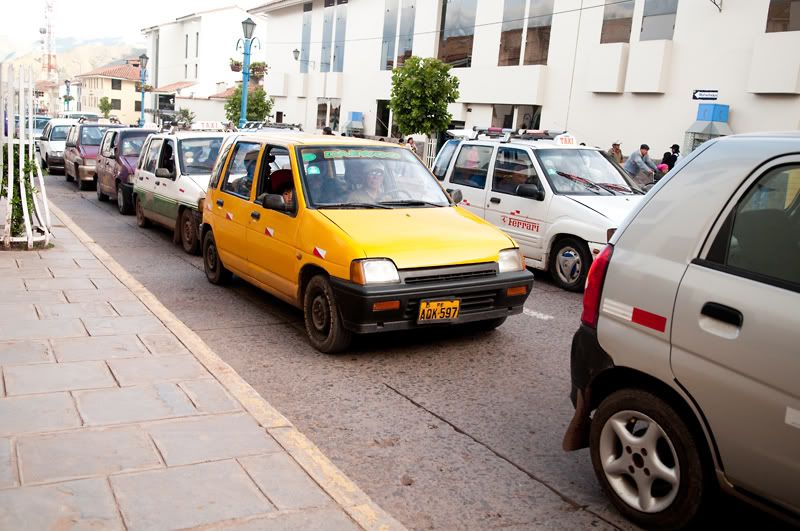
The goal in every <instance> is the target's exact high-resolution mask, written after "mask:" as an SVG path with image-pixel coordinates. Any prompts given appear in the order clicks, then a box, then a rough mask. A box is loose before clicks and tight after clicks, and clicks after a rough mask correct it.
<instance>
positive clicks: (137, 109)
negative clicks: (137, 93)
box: [133, 100, 142, 112]
mask: <svg viewBox="0 0 800 531" xmlns="http://www.w3.org/2000/svg"><path fill="white" fill-rule="evenodd" d="M133 111H134V112H142V100H136V101H134V102H133Z"/></svg>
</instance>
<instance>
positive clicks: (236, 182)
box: [222, 142, 261, 199]
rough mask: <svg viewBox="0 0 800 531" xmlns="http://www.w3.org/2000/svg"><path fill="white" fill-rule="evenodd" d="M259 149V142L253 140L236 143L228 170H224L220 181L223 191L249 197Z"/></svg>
mask: <svg viewBox="0 0 800 531" xmlns="http://www.w3.org/2000/svg"><path fill="white" fill-rule="evenodd" d="M260 150H261V144H258V143H255V142H239V143H238V144H236V147H235V148H234V151H233V157H231V161H230V163H229V164H228V170H227V171H226V172H225V180H224V181H223V182H222V191H223V192H228V193H229V194H233V195H238V196H239V197H243V198H246V199H250V192H251V190H252V189H253V178H254V177H255V170H256V164H257V162H258V152H259V151H260Z"/></svg>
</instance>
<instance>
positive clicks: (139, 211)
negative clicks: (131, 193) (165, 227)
mask: <svg viewBox="0 0 800 531" xmlns="http://www.w3.org/2000/svg"><path fill="white" fill-rule="evenodd" d="M133 206H134V208H135V209H136V224H137V225H138V226H140V227H142V228H143V229H144V228H146V227H149V226H150V220H149V219H147V218H146V217H145V215H144V207H143V206H142V202H141V201H139V198H138V197H134V198H133Z"/></svg>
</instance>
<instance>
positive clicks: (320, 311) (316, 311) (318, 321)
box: [311, 293, 330, 335]
mask: <svg viewBox="0 0 800 531" xmlns="http://www.w3.org/2000/svg"><path fill="white" fill-rule="evenodd" d="M311 322H312V323H313V324H314V328H316V329H317V331H318V332H320V333H321V334H324V335H327V333H328V327H329V322H330V311H329V308H328V301H327V300H325V296H324V295H323V294H321V293H320V294H319V295H317V296H316V297H314V300H313V301H312V303H311Z"/></svg>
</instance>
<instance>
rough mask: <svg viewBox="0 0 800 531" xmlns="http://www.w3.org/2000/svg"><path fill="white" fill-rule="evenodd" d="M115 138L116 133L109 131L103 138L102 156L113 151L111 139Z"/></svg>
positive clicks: (101, 145)
mask: <svg viewBox="0 0 800 531" xmlns="http://www.w3.org/2000/svg"><path fill="white" fill-rule="evenodd" d="M112 138H114V133H113V132H111V131H109V132H108V133H106V135H105V136H104V137H103V141H102V144H100V155H103V153H105V152H107V151H110V150H111V139H112Z"/></svg>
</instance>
